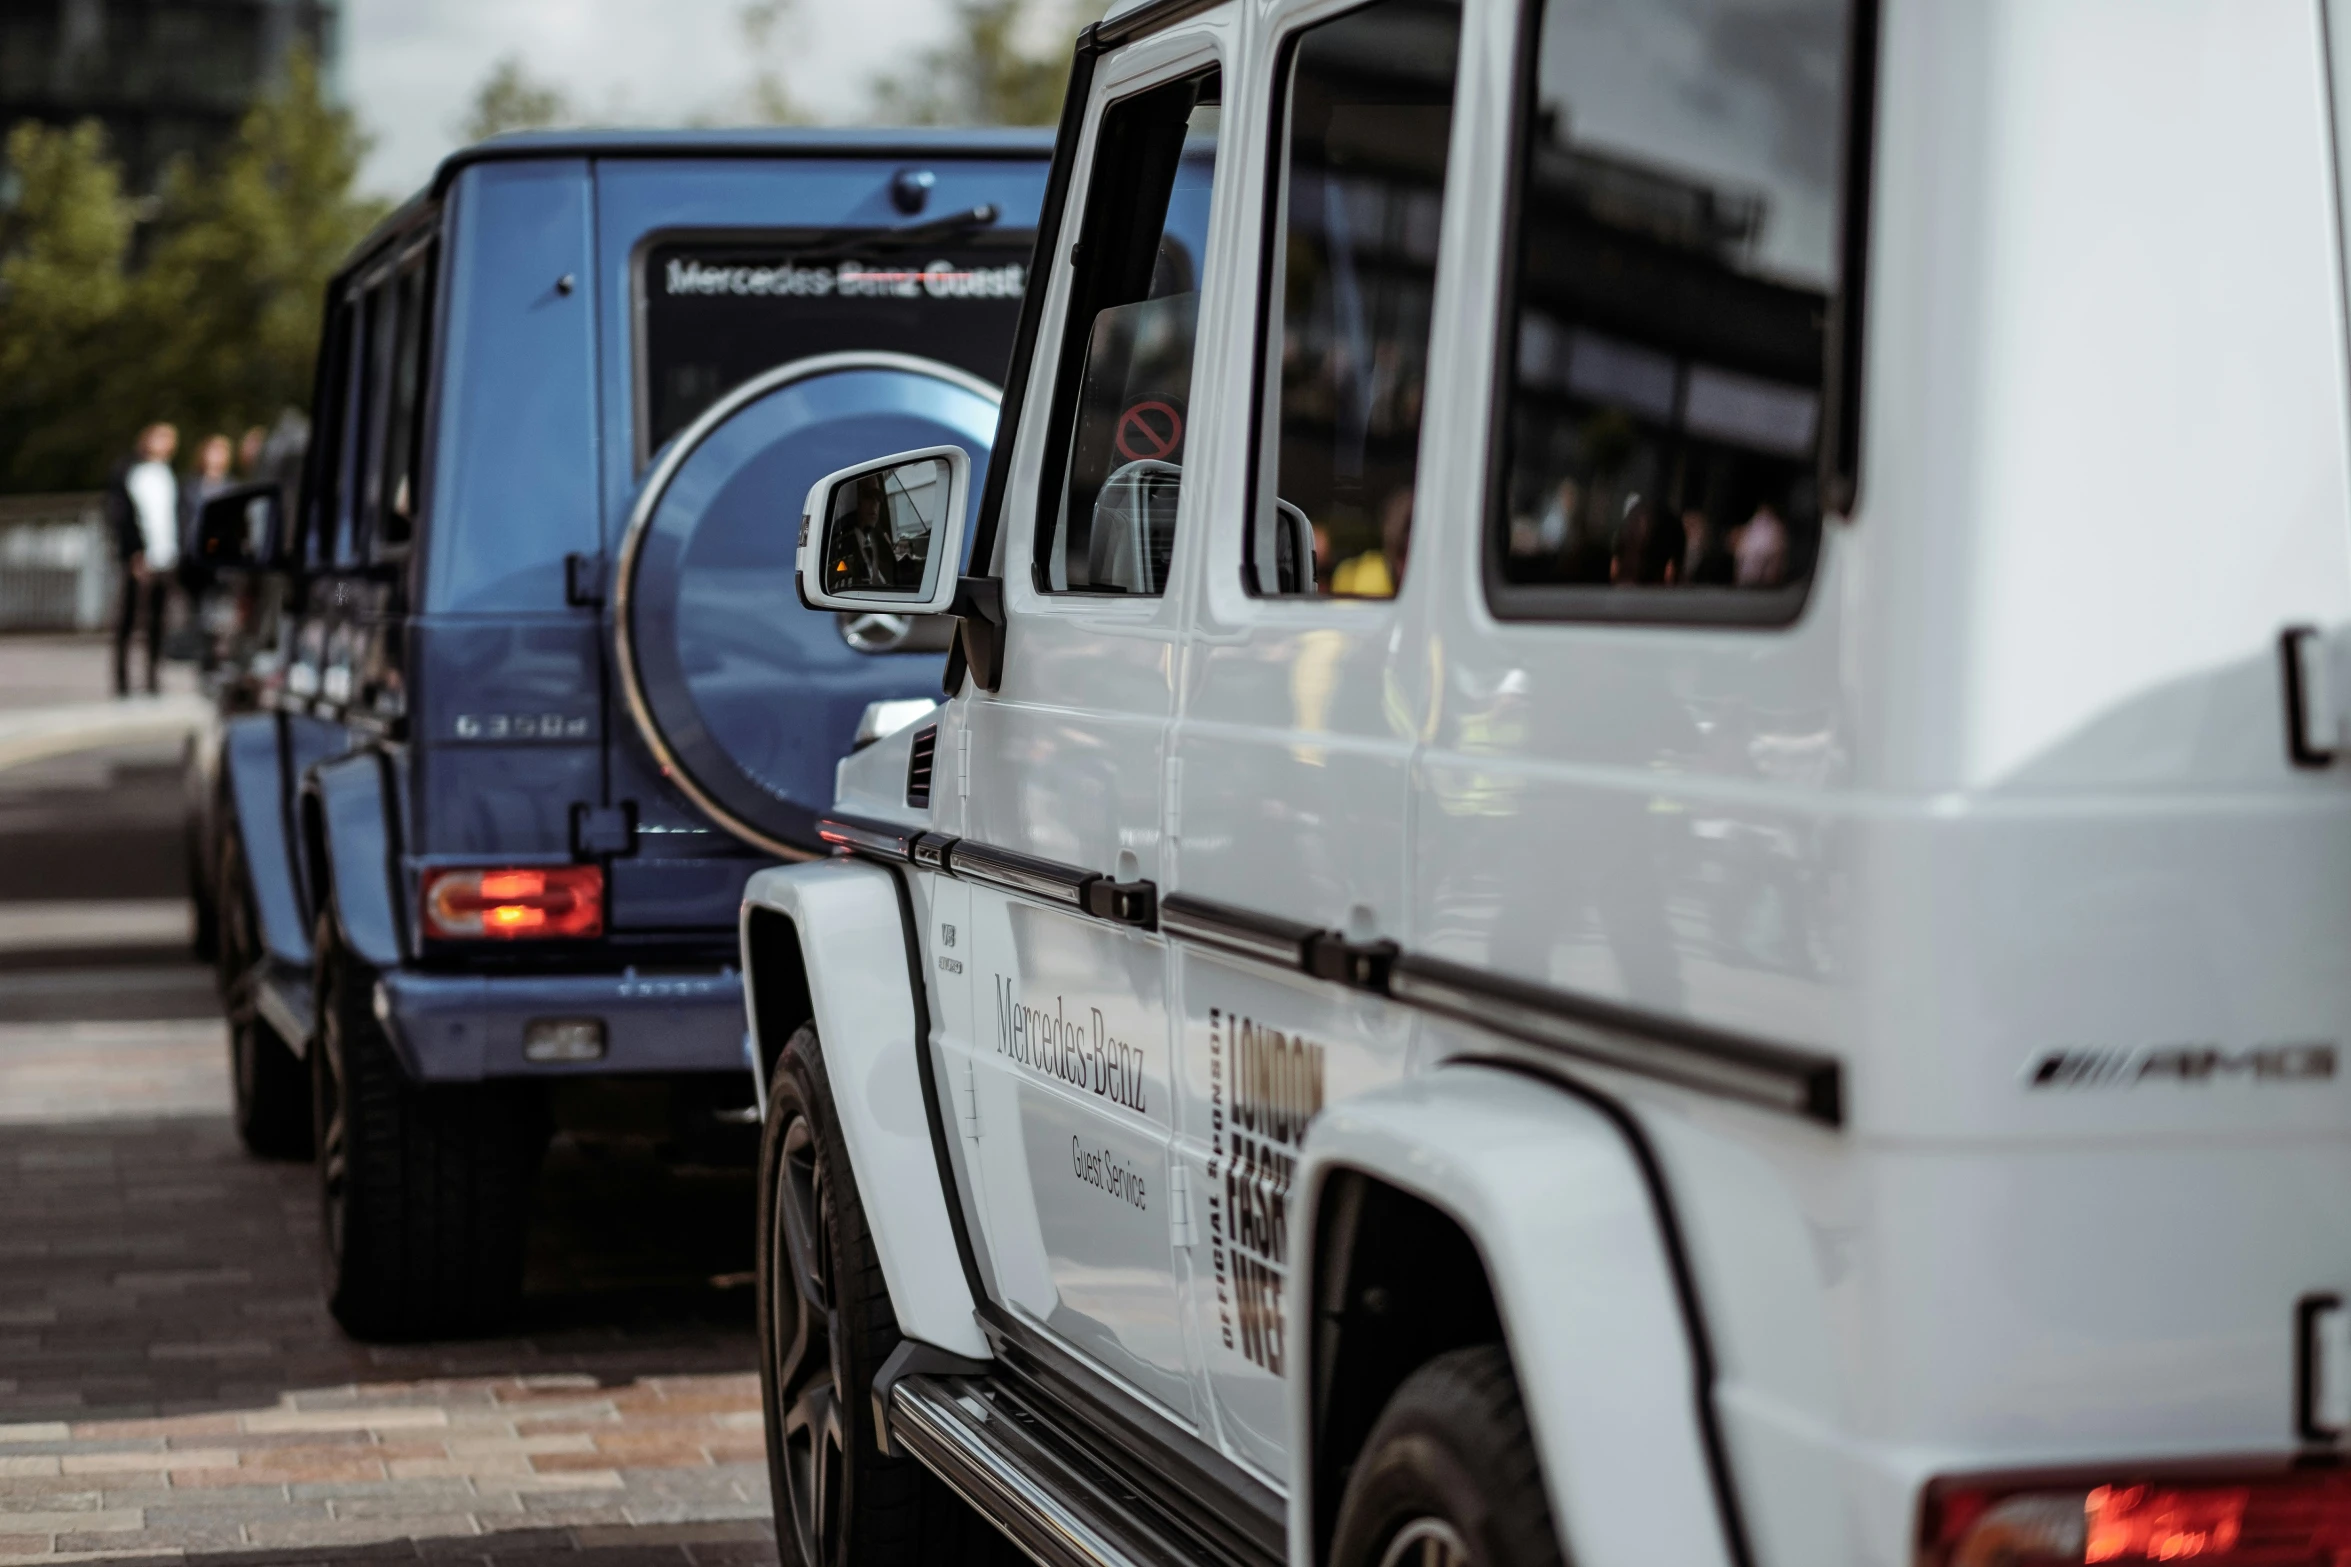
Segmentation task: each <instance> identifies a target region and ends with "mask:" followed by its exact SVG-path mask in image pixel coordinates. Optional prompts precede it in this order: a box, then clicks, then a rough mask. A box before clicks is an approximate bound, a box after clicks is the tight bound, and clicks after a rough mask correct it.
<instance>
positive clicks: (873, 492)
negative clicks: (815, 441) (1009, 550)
mask: <svg viewBox="0 0 2351 1567" xmlns="http://www.w3.org/2000/svg"><path fill="white" fill-rule="evenodd" d="M970 500H971V458H970V456H969V455H968V454H966V453H965V452H964V450H963V448H962V447H960V446H933V447H926V448H925V449H923V450H922V451H918V452H903V453H900V454H899V455H898V456H896V457H889V458H884V459H883V460H881V461H880V462H870V463H860V464H858V465H857V466H856V467H853V468H843V469H842V470H841V471H840V472H838V473H833V474H827V475H826V476H825V477H824V478H822V479H819V480H818V481H817V482H816V485H815V487H814V488H813V489H811V490H810V491H809V492H808V504H807V507H806V509H805V510H804V511H803V512H802V513H801V517H800V550H799V562H798V565H799V577H800V597H801V600H802V602H804V603H806V604H807V605H809V606H810V607H811V608H814V609H834V610H850V611H873V610H886V611H888V612H889V613H892V614H896V615H936V614H940V613H942V612H944V611H945V610H946V608H947V606H948V604H949V603H951V602H952V601H953V600H954V597H955V584H956V578H957V576H958V575H959V574H960V571H961V566H962V560H963V535H964V528H965V526H966V524H967V521H968V519H967V516H966V513H967V512H968V510H969V508H970Z"/></svg>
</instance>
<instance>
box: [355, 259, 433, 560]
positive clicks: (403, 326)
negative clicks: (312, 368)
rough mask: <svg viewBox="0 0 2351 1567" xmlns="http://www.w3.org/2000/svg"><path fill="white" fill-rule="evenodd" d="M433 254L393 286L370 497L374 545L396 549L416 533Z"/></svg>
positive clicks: (402, 272) (407, 270)
mask: <svg viewBox="0 0 2351 1567" xmlns="http://www.w3.org/2000/svg"><path fill="white" fill-rule="evenodd" d="M432 299H433V258H432V252H431V251H430V250H426V251H424V252H423V253H421V254H419V255H416V256H414V257H412V258H411V259H410V260H409V261H408V262H407V264H406V265H404V266H403V267H402V268H401V269H400V276H399V278H398V280H397V281H396V282H395V283H394V284H393V288H392V301H393V303H392V310H393V327H392V349H391V367H390V385H389V387H388V388H387V389H386V392H385V397H384V407H385V420H384V438H383V446H384V460H383V465H382V468H381V471H380V472H379V474H378V475H377V478H376V482H375V485H374V488H373V490H372V492H371V495H370V505H371V510H372V515H373V529H372V532H371V534H370V537H371V538H372V539H373V540H374V546H373V547H374V548H376V549H378V550H383V549H397V548H399V547H400V546H401V545H404V544H406V543H407V542H408V541H409V539H410V538H411V537H412V536H413V535H414V533H415V531H416V515H417V508H418V506H419V505H420V504H421V500H422V497H421V496H420V495H419V493H418V487H419V485H420V484H421V483H422V480H423V473H422V466H423V465H422V462H421V460H420V456H421V453H422V451H423V446H424V403H425V397H424V392H425V362H426V356H427V355H428V354H429V353H430V352H431V343H432Z"/></svg>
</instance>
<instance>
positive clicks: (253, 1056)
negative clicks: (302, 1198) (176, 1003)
mask: <svg viewBox="0 0 2351 1567" xmlns="http://www.w3.org/2000/svg"><path fill="white" fill-rule="evenodd" d="M217 885H218V891H219V895H220V897H221V900H222V905H223V907H222V913H223V914H225V915H226V916H227V917H226V918H224V919H223V920H221V922H220V926H219V942H218V951H219V964H218V970H217V972H218V974H219V977H220V1002H221V1011H222V1013H223V1014H224V1015H225V1017H226V1018H227V1021H228V1025H229V1083H230V1085H231V1088H232V1090H233V1095H234V1106H233V1108H234V1114H235V1119H236V1124H237V1139H238V1141H240V1142H242V1143H243V1144H244V1145H245V1147H246V1149H247V1151H249V1152H251V1153H254V1154H257V1155H259V1156H260V1157H262V1158H264V1159H307V1158H309V1157H310V1080H309V1076H308V1074H307V1072H306V1070H305V1069H304V1067H303V1065H302V1061H301V1058H300V1057H298V1056H296V1055H295V1054H294V1052H293V1051H292V1050H291V1049H289V1048H288V1047H287V1045H286V1042H285V1041H284V1040H282V1039H280V1038H278V1034H277V1030H276V1029H274V1028H271V1027H270V1026H269V1024H268V1022H267V1021H266V1020H264V1019H263V1017H262V1016H261V1009H260V1006H259V998H258V989H259V978H260V976H259V972H258V968H259V964H260V962H261V921H260V919H259V918H258V916H256V914H255V913H254V908H253V885H252V881H251V878H249V877H248V876H247V875H246V874H245V850H244V845H243V844H241V843H239V842H238V840H237V836H236V834H234V833H231V834H230V835H229V836H228V839H227V841H225V842H224V843H222V845H221V849H220V879H219V882H218V884H217Z"/></svg>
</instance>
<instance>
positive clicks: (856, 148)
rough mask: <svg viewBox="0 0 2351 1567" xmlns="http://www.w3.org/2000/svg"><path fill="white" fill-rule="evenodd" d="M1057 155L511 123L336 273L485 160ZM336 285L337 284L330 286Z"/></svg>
mask: <svg viewBox="0 0 2351 1567" xmlns="http://www.w3.org/2000/svg"><path fill="white" fill-rule="evenodd" d="M1052 156H1053V130H1052V127H1050V126H1042V127H1036V128H1030V127H1028V126H1018V125H996V126H987V127H982V128H967V127H942V126H858V127H850V128H838V129H816V128H812V127H808V126H798V125H793V126H741V127H734V128H729V129H724V130H626V129H622V130H584V131H508V132H506V133H505V134H503V135H498V136H492V137H490V138H489V139H488V140H486V141H478V142H475V143H474V144H473V145H472V146H470V147H460V148H459V149H458V150H457V151H455V152H453V153H451V154H449V156H448V157H446V158H443V159H442V160H441V165H440V167H439V168H437V169H435V170H434V171H433V177H432V181H431V183H429V184H428V185H426V186H425V188H424V189H422V190H420V191H418V192H417V193H416V194H415V195H413V196H411V197H409V198H408V199H407V200H406V201H404V202H402V203H401V204H400V205H399V206H398V207H397V208H395V209H394V210H393V211H392V212H391V213H390V214H389V215H387V216H386V217H385V218H384V220H383V221H382V222H380V223H378V224H377V225H376V226H375V228H374V230H373V231H371V232H370V233H369V234H368V236H367V237H366V238H365V239H363V240H361V241H360V242H359V243H358V244H357V245H355V246H353V247H352V249H351V252H350V255H349V257H348V258H347V259H346V260H345V262H344V264H343V265H342V267H340V268H339V269H338V270H337V272H336V275H335V279H334V283H333V285H332V288H335V289H339V288H340V287H341V286H342V284H343V282H344V281H345V280H346V279H347V278H349V277H350V276H351V274H353V273H354V272H358V271H360V270H362V269H363V268H365V267H366V266H368V265H369V264H370V263H371V262H372V261H374V259H375V258H376V257H377V255H378V254H379V253H380V252H381V251H382V250H383V249H384V248H385V247H386V246H387V245H389V244H392V243H394V242H395V241H396V240H397V239H398V238H399V236H400V235H401V234H402V233H403V232H404V231H405V230H407V229H408V228H410V227H411V226H412V225H414V224H415V223H416V222H417V220H418V219H419V218H420V217H422V216H423V215H424V214H425V213H426V212H427V211H428V210H430V209H431V208H433V207H435V206H437V205H438V204H439V202H440V200H441V197H442V196H443V195H445V194H447V192H448V189H449V186H450V185H451V184H452V183H453V182H454V181H455V180H456V178H457V176H458V175H460V174H462V173H464V172H465V171H466V170H467V169H469V168H472V167H473V166H474V165H476V164H481V163H516V162H528V161H530V160H533V159H539V158H648V159H659V158H677V159H687V158H792V157H802V158H844V157H846V158H1023V159H1036V160H1039V161H1043V160H1044V159H1047V158H1050V157H1052ZM331 291H332V289H330V292H331Z"/></svg>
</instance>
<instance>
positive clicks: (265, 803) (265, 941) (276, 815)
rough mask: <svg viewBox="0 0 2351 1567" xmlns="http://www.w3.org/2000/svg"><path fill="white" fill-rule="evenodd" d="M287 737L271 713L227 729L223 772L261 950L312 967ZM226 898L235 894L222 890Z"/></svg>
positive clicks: (238, 719) (247, 717)
mask: <svg viewBox="0 0 2351 1567" xmlns="http://www.w3.org/2000/svg"><path fill="white" fill-rule="evenodd" d="M281 744H282V737H281V735H280V733H279V725H278V721H277V719H276V718H275V717H274V716H273V715H271V714H268V713H245V714H241V715H239V716H238V717H235V718H232V719H230V720H229V721H228V722H227V723H226V724H224V725H223V726H222V734H221V742H220V768H221V772H222V774H223V775H224V779H225V782H226V787H227V793H228V806H229V811H230V814H231V815H232V816H233V818H234V819H235V825H236V832H237V837H238V840H239V841H240V842H241V843H242V844H243V845H244V850H245V877H246V881H247V883H248V884H249V885H250V886H251V887H252V889H253V911H254V913H255V915H256V916H257V917H258V920H259V923H260V927H261V944H262V947H263V949H264V950H265V951H267V952H268V953H269V955H270V956H271V957H272V958H274V959H276V960H277V961H278V962H279V963H282V964H287V965H290V966H292V967H294V968H298V969H307V968H308V967H309V966H310V929H309V926H308V924H307V922H305V921H304V919H303V917H302V893H301V888H300V885H299V883H297V882H296V880H295V878H294V846H293V844H292V843H291V842H290V841H289V839H288V834H287V825H288V813H287V811H286V798H285V792H284V790H285V779H286V773H285V767H284V759H283V758H282V757H281V755H280V754H279V751H280V746H281ZM218 895H219V896H220V897H223V898H227V897H233V896H234V895H235V894H234V891H233V889H230V888H221V889H218Z"/></svg>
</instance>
